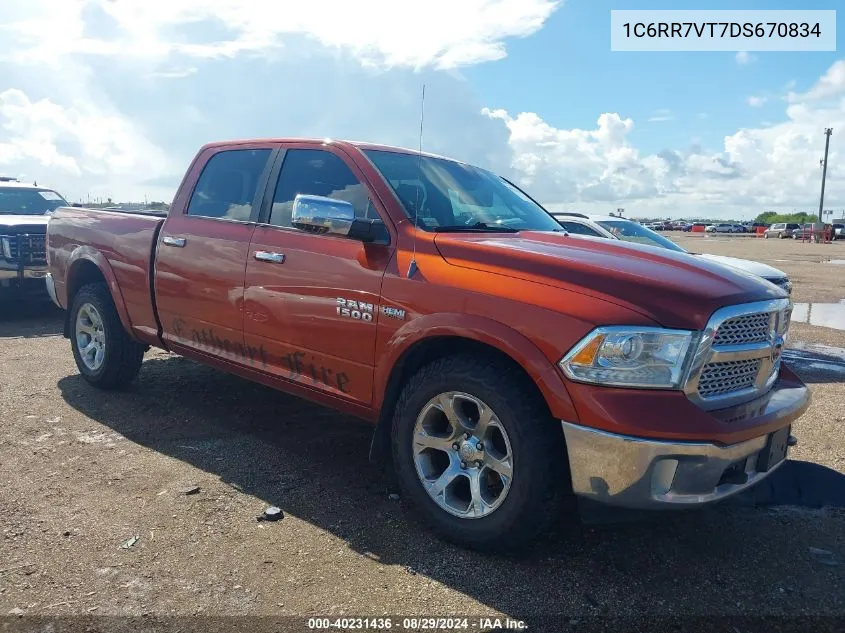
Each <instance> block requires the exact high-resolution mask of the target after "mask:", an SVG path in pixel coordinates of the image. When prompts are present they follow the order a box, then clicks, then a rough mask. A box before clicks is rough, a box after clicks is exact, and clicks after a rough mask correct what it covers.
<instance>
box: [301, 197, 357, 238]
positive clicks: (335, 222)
mask: <svg viewBox="0 0 845 633" xmlns="http://www.w3.org/2000/svg"><path fill="white" fill-rule="evenodd" d="M354 221H355V209H354V207H353V206H352V203H350V202H346V201H345V200H335V199H334V198H326V197H325V196H312V195H308V194H303V193H301V194H298V195H297V196H296V198H294V200H293V209H292V211H291V224H292V225H293V226H295V227H296V228H298V229H302V230H303V231H308V232H309V233H331V234H333V235H343V236H347V235H349V230H350V229H351V228H352V223H353V222H354Z"/></svg>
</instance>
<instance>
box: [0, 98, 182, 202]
mask: <svg viewBox="0 0 845 633" xmlns="http://www.w3.org/2000/svg"><path fill="white" fill-rule="evenodd" d="M0 130H2V132H1V133H0V171H7V170H8V169H9V168H10V167H12V166H15V167H17V168H18V173H16V174H14V175H21V176H29V177H32V178H33V179H36V180H42V181H43V178H41V175H40V174H42V173H45V172H46V173H50V174H52V175H53V179H55V180H58V181H64V182H70V181H77V182H78V181H79V180H80V179H86V180H88V181H89V182H91V183H101V184H108V186H111V187H119V186H120V185H121V184H123V185H129V186H131V185H132V184H134V182H135V181H136V179H137V178H138V175H139V174H140V173H144V174H145V176H146V177H154V176H156V175H158V173H160V172H161V171H163V170H166V169H167V165H168V160H167V158H166V156H165V154H164V153H163V152H162V151H161V150H160V149H159V148H157V147H155V146H154V145H152V144H151V143H150V142H149V141H148V140H147V139H146V138H145V136H144V135H143V133H141V131H139V130H138V129H136V127H135V126H134V125H133V124H132V122H131V121H128V120H127V119H125V118H124V117H122V116H121V115H119V114H116V113H109V112H107V111H104V110H102V109H98V108H95V107H92V106H90V105H86V106H80V107H63V106H61V105H58V104H56V103H54V102H52V101H50V100H49V99H40V100H38V101H31V100H30V99H29V97H28V96H27V95H26V94H24V93H23V92H21V91H20V90H16V89H8V90H5V91H4V92H1V93H0ZM21 171H22V172H23V173H20V172H21ZM94 193H95V194H96V193H102V192H98V191H97V186H96V184H95V187H94Z"/></svg>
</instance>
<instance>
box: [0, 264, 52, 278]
mask: <svg viewBox="0 0 845 633" xmlns="http://www.w3.org/2000/svg"><path fill="white" fill-rule="evenodd" d="M46 276H47V267H46V266H29V267H27V268H18V267H17V266H15V267H11V266H9V267H7V266H6V265H2V264H0V281H23V280H25V279H44V277H46Z"/></svg>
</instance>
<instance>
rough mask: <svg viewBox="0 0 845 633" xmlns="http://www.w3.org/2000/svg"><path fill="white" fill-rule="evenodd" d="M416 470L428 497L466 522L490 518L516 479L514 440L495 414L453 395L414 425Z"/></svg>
mask: <svg viewBox="0 0 845 633" xmlns="http://www.w3.org/2000/svg"><path fill="white" fill-rule="evenodd" d="M413 454H414V465H415V466H416V469H417V475H418V476H419V478H420V481H421V482H422V484H423V487H424V488H425V490H426V492H428V495H429V496H430V497H431V498H432V499H433V500H434V501H435V503H437V505H439V506H440V507H441V508H443V509H444V510H445V511H446V512H448V513H449V514H452V515H455V516H457V517H460V518H463V519H479V518H482V517H485V516H488V515H490V514H491V513H492V512H494V511H495V510H496V509H497V508H498V507H499V506H500V505H501V504H502V502H503V501H504V500H505V497H506V496H507V494H508V491H509V490H510V486H511V482H512V480H513V453H512V452H511V445H510V440H509V439H508V435H507V433H506V432H505V429H504V427H503V426H502V424H501V423H500V422H499V419H498V418H497V417H496V414H495V413H494V412H493V410H492V409H491V408H490V407H488V406H487V405H486V404H485V403H484V402H482V401H481V400H479V399H478V398H476V397H475V396H471V395H469V394H468V393H462V392H459V391H448V392H446V393H441V394H440V395H438V396H435V397H434V398H432V399H431V400H429V401H428V403H427V404H426V405H425V406H424V407H423V408H422V411H421V412H420V414H419V416H417V422H416V424H415V425H414V436H413Z"/></svg>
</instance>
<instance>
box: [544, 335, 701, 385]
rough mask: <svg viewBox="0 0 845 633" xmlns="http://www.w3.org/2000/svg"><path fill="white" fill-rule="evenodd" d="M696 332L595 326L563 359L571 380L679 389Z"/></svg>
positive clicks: (562, 361)
mask: <svg viewBox="0 0 845 633" xmlns="http://www.w3.org/2000/svg"><path fill="white" fill-rule="evenodd" d="M692 340H693V332H689V331H687V330H665V329H662V328H652V327H633V326H632V327H628V326H612V327H600V328H596V329H595V330H593V331H592V332H590V333H589V334H588V335H587V336H585V337H584V338H583V339H582V340H581V341H580V342H579V343H578V344H577V345H576V346H575V347H573V348H572V350H570V351H569V353H568V354H567V355H566V356H564V357H563V359H562V360H561V361H560V368H561V369H562V370H563V373H565V374H566V375H567V377H569V378H570V379H572V380H575V381H578V382H589V383H594V384H597V385H610V386H618V387H645V388H651V389H677V388H679V387H680V385H681V381H682V380H683V377H684V370H685V369H686V360H687V356H688V354H689V352H690V349H691V346H692Z"/></svg>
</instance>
